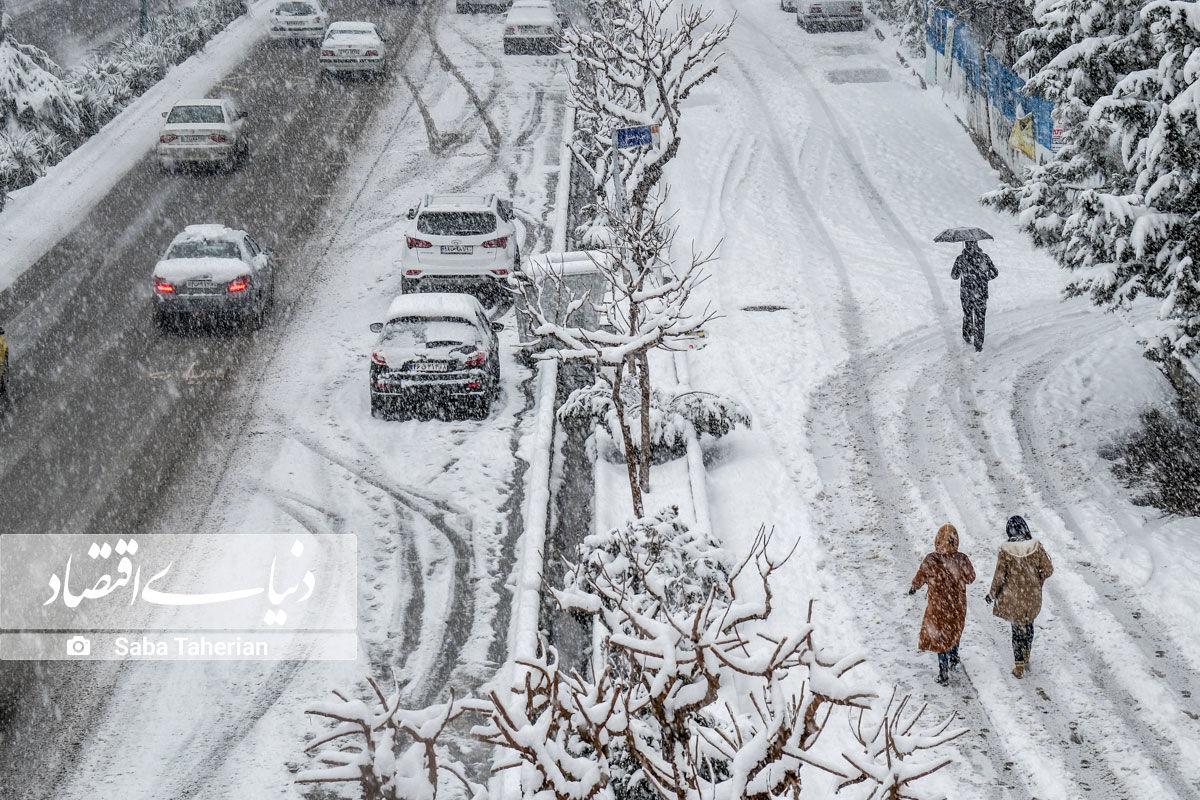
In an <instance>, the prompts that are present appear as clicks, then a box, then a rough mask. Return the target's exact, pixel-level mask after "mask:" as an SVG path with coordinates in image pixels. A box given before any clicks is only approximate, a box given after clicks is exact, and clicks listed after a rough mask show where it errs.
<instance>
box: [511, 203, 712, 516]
mask: <svg viewBox="0 0 1200 800" xmlns="http://www.w3.org/2000/svg"><path fill="white" fill-rule="evenodd" d="M648 202H649V205H648V206H646V207H645V208H643V209H641V210H640V211H638V212H637V213H632V214H629V215H618V214H615V213H612V212H611V210H610V213H609V217H608V229H609V230H610V231H611V236H612V238H611V241H610V242H609V244H608V246H607V247H606V248H605V249H604V250H603V251H601V252H600V253H599V254H597V256H596V257H595V258H594V264H595V266H596V269H597V271H598V272H599V273H600V274H601V275H602V276H603V277H604V279H605V282H606V283H607V290H606V291H605V293H604V296H603V297H592V296H590V295H587V294H585V295H582V296H573V295H572V293H571V291H570V290H569V289H568V288H567V287H566V285H565V283H564V282H563V281H562V280H561V276H557V277H556V276H555V275H553V274H551V275H547V276H545V280H549V281H552V282H555V288H554V291H553V293H552V294H553V296H554V298H555V302H554V303H550V304H546V303H543V301H542V290H543V284H541V283H537V282H534V281H525V282H523V283H522V284H520V289H519V291H520V292H521V293H522V295H523V300H524V302H523V303H522V304H521V307H520V308H521V313H524V314H526V315H527V317H528V318H529V321H530V329H531V330H532V332H533V334H534V335H536V336H538V337H542V338H547V339H551V340H553V341H554V342H555V344H556V346H554V347H551V348H550V349H547V350H545V351H543V352H542V354H541V357H543V358H556V359H560V360H564V361H571V360H574V361H590V362H591V363H593V364H595V365H596V366H597V368H598V372H599V374H600V375H601V377H602V378H603V379H604V380H605V381H606V382H607V384H608V387H609V398H610V401H611V410H612V412H613V414H614V418H615V422H616V425H615V426H614V428H613V430H614V433H615V434H617V435H616V436H615V437H614V438H615V439H616V440H617V441H618V443H619V444H620V447H621V451H622V453H623V454H624V455H625V462H626V467H627V471H628V474H629V483H630V496H631V499H632V503H633V510H634V515H635V516H639V517H640V516H641V515H642V513H643V508H642V495H643V494H644V493H645V492H646V491H648V490H649V485H650V454H651V451H652V450H653V446H654V444H653V441H654V431H653V422H652V418H653V413H652V409H651V405H652V399H653V394H654V392H653V388H652V385H651V380H650V365H649V359H648V355H647V354H648V353H649V352H650V351H651V350H655V349H661V350H682V349H686V348H687V346H688V345H687V343H688V342H689V341H690V340H692V339H694V338H695V337H696V336H697V335H698V334H699V333H700V332H701V331H702V330H703V327H704V325H705V324H706V323H707V322H709V321H710V320H711V319H712V318H713V317H714V316H715V312H714V311H713V310H712V308H711V306H709V305H707V304H705V305H703V306H699V307H694V306H693V304H692V302H691V301H692V295H693V293H694V292H695V290H696V288H697V287H698V286H699V285H700V284H701V283H703V282H704V280H706V278H707V275H708V273H707V265H708V264H709V263H710V262H712V261H713V260H714V253H715V251H714V252H709V253H692V256H691V258H690V259H689V260H688V261H687V262H686V264H684V265H682V266H681V265H676V264H673V263H671V262H670V261H669V260H667V254H669V253H670V252H671V251H672V245H673V239H674V234H675V231H674V228H673V227H672V226H671V223H670V219H669V218H668V217H667V216H666V211H665V206H666V192H665V191H660V193H659V194H658V197H657V198H656V199H655V200H653V201H648ZM564 297H565V298H569V300H568V302H567V305H566V309H565V313H562V314H559V313H557V309H558V307H559V305H560V302H559V300H560V299H561V298H564ZM585 308H586V309H587V310H588V311H589V312H591V313H588V314H582V313H580V312H581V311H583V310H584V309H585ZM585 319H595V320H599V324H595V323H592V324H590V325H589V324H586V323H585V322H583V321H582V320H585ZM630 380H634V381H635V383H636V385H637V393H636V395H635V398H636V403H637V406H638V411H637V412H636V414H631V413H630V403H629V400H630V399H631V398H630V396H629V392H628V390H627V388H626V387H627V383H628V382H629V381H630ZM631 419H635V420H636V422H637V426H638V427H637V436H638V438H640V440H641V443H640V444H635V443H634V438H635V432H634V431H635V429H634V428H633V427H632V426H631V424H630V423H631Z"/></svg>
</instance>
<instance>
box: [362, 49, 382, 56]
mask: <svg viewBox="0 0 1200 800" xmlns="http://www.w3.org/2000/svg"><path fill="white" fill-rule="evenodd" d="M364 55H366V57H367V58H379V51H378V50H368V51H367V52H366V53H365V54H364Z"/></svg>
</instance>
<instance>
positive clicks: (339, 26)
mask: <svg viewBox="0 0 1200 800" xmlns="http://www.w3.org/2000/svg"><path fill="white" fill-rule="evenodd" d="M329 30H331V31H346V32H347V33H375V24H374V23H372V22H334V23H331V24H330V25H329Z"/></svg>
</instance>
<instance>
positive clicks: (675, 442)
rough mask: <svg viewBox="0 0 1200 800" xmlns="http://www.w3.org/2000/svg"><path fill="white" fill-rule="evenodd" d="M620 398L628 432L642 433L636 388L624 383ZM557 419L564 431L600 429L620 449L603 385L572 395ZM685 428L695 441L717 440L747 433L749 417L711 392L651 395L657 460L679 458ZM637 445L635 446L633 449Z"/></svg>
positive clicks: (606, 388) (653, 447)
mask: <svg viewBox="0 0 1200 800" xmlns="http://www.w3.org/2000/svg"><path fill="white" fill-rule="evenodd" d="M622 395H623V397H624V399H625V413H626V416H627V418H628V422H629V426H630V429H631V430H634V431H637V430H641V424H642V423H641V405H640V400H639V396H638V387H636V386H634V385H633V384H632V383H630V382H628V381H627V382H625V383H624V384H622ZM558 418H559V421H561V422H562V423H564V424H567V425H582V426H592V427H602V428H604V429H605V430H607V431H608V433H609V435H610V436H611V438H612V441H613V442H614V443H615V445H616V446H617V447H620V445H621V441H622V438H621V435H620V432H619V429H618V428H617V425H618V420H617V412H616V406H615V404H614V403H613V398H612V388H611V387H610V386H609V384H608V383H606V382H605V381H604V380H602V379H597V380H596V382H595V383H593V384H592V385H591V386H585V387H583V388H581V389H576V390H575V391H573V392H572V393H571V394H570V395H569V396H568V397H567V399H566V401H565V402H564V403H563V404H562V406H560V407H559V410H558ZM689 425H690V426H691V427H692V428H694V429H695V431H696V433H697V434H699V435H704V434H708V435H710V436H714V437H717V438H720V437H721V436H725V435H726V434H728V433H730V432H731V431H733V430H734V429H735V428H739V427H743V428H746V427H749V426H750V412H748V411H747V410H746V409H745V408H743V407H742V405H741V404H740V403H738V402H737V401H736V400H733V399H731V398H728V397H723V396H722V395H718V394H714V393H712V392H700V391H688V392H684V393H682V394H679V395H675V394H672V393H668V392H666V391H662V390H658V389H654V390H652V391H651V392H650V446H651V451H652V455H653V456H654V457H655V458H662V457H669V456H672V455H676V454H678V453H679V452H680V451H681V450H682V449H683V448H684V447H685V446H686V444H687V431H688V426H689ZM638 444H639V442H638V441H637V440H635V442H634V445H635V447H636V446H638Z"/></svg>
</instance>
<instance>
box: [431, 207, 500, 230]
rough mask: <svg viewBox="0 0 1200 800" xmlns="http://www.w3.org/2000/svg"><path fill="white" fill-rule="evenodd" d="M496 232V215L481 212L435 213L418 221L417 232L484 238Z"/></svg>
mask: <svg viewBox="0 0 1200 800" xmlns="http://www.w3.org/2000/svg"><path fill="white" fill-rule="evenodd" d="M495 230H496V215H495V214H492V213H490V212H486V211H484V212H480V211H435V212H431V213H428V214H422V215H421V216H420V217H419V218H418V219H417V231H418V232H420V233H428V234H430V235H431V236H482V235H483V234H485V233H492V232H493V231H495Z"/></svg>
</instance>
